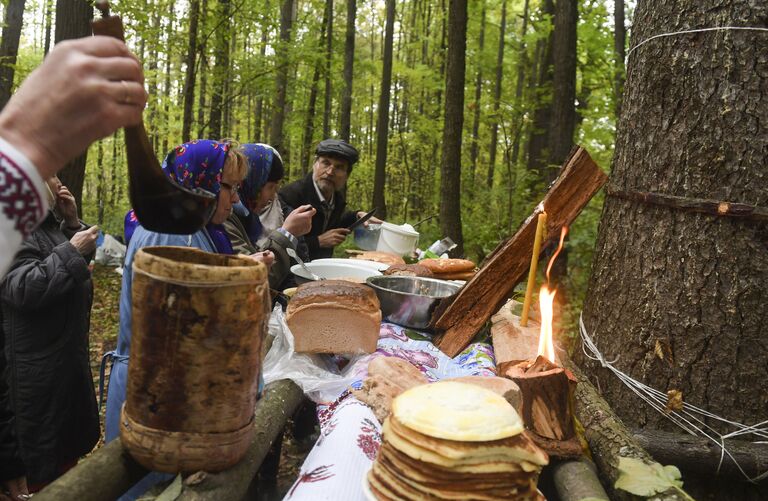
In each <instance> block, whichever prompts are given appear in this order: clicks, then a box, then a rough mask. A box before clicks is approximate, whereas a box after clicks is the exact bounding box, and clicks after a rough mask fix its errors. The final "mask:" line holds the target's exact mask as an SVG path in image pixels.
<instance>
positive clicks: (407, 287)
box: [366, 275, 461, 329]
mask: <svg viewBox="0 0 768 501" xmlns="http://www.w3.org/2000/svg"><path fill="white" fill-rule="evenodd" d="M366 283H367V284H368V285H370V286H371V287H373V290H375V291H376V295H377V296H378V297H379V302H380V303H381V313H382V316H383V317H384V318H383V319H384V320H385V321H387V322H393V323H396V324H398V325H402V326H403V327H410V328H412V329H426V328H427V327H428V326H429V323H430V320H432V313H433V312H434V311H435V308H437V305H438V304H439V303H440V301H441V300H442V299H445V298H447V297H450V296H453V295H454V294H456V293H457V292H458V291H459V289H461V286H460V285H457V284H453V283H451V282H446V281H445V280H436V279H433V278H422V277H408V276H397V275H394V276H380V277H369V278H368V279H367V280H366Z"/></svg>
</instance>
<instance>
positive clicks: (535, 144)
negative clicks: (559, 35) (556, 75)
mask: <svg viewBox="0 0 768 501" xmlns="http://www.w3.org/2000/svg"><path fill="white" fill-rule="evenodd" d="M554 13H555V5H554V2H553V0H543V1H542V4H541V14H542V16H548V17H549V18H550V19H551V16H553V15H554ZM553 42H554V30H552V31H551V32H550V34H549V37H547V40H540V41H539V44H540V47H539V50H538V52H539V60H538V63H537V64H538V70H539V74H538V76H537V82H538V84H537V85H536V86H535V92H536V99H535V103H536V109H535V111H534V112H533V124H532V126H531V133H530V137H529V139H528V170H530V171H534V172H536V173H538V175H539V177H540V178H541V179H543V180H545V179H546V173H545V167H546V165H547V130H548V128H549V123H550V122H551V120H552V118H551V116H552V106H551V97H552V78H553V76H552V52H553V49H552V44H553Z"/></svg>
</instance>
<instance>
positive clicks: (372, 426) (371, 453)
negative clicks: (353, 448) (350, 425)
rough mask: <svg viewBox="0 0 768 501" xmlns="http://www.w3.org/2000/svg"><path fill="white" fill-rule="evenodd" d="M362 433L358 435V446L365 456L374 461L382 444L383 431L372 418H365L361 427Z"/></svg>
mask: <svg viewBox="0 0 768 501" xmlns="http://www.w3.org/2000/svg"><path fill="white" fill-rule="evenodd" d="M360 431H362V433H361V434H360V435H358V436H357V446H358V447H360V450H361V451H363V454H365V457H367V458H368V459H370V460H371V461H373V460H374V459H376V454H377V453H378V452H379V447H380V446H381V433H379V429H378V427H377V426H376V423H374V422H373V421H371V420H370V419H364V420H363V426H362V427H361V428H360Z"/></svg>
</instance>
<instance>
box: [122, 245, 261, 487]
mask: <svg viewBox="0 0 768 501" xmlns="http://www.w3.org/2000/svg"><path fill="white" fill-rule="evenodd" d="M268 291H269V287H268V285H267V269H266V267H265V266H264V265H263V264H261V263H257V262H255V261H253V260H251V259H248V258H244V257H237V256H225V255H219V254H210V253H207V252H203V251H200V250H197V249H191V248H185V247H147V248H144V249H141V250H140V251H138V252H137V253H136V256H135V257H134V260H133V291H132V298H133V326H132V331H131V332H132V338H131V356H130V361H129V366H128V384H127V397H126V401H125V404H124V406H123V409H122V412H121V418H120V438H121V440H122V442H123V445H124V446H125V447H126V448H127V449H128V451H129V452H130V453H131V456H133V457H134V459H136V461H138V462H139V463H140V464H142V465H143V466H145V467H147V468H149V469H151V470H155V471H162V472H169V473H177V472H189V471H198V470H205V471H220V470H223V469H226V468H228V467H230V466H232V465H234V464H235V463H237V462H238V461H239V460H240V459H241V458H242V457H243V456H244V455H245V452H246V450H247V449H248V446H249V445H250V443H251V439H252V438H253V434H254V432H255V430H254V425H253V411H254V406H255V404H256V399H257V392H258V379H259V372H260V370H261V344H262V340H263V337H264V333H265V332H266V329H267V320H268V315H269V294H268Z"/></svg>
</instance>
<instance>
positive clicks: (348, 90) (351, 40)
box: [339, 0, 357, 142]
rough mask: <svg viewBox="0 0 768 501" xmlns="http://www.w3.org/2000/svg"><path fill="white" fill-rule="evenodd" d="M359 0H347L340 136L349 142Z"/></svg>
mask: <svg viewBox="0 0 768 501" xmlns="http://www.w3.org/2000/svg"><path fill="white" fill-rule="evenodd" d="M356 17H357V0H347V31H346V36H345V39H344V88H343V89H342V93H341V123H340V124H339V136H340V137H341V139H343V140H344V141H347V142H349V135H350V128H351V124H352V79H353V77H354V73H353V71H352V70H353V68H354V66H355V18H356Z"/></svg>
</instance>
